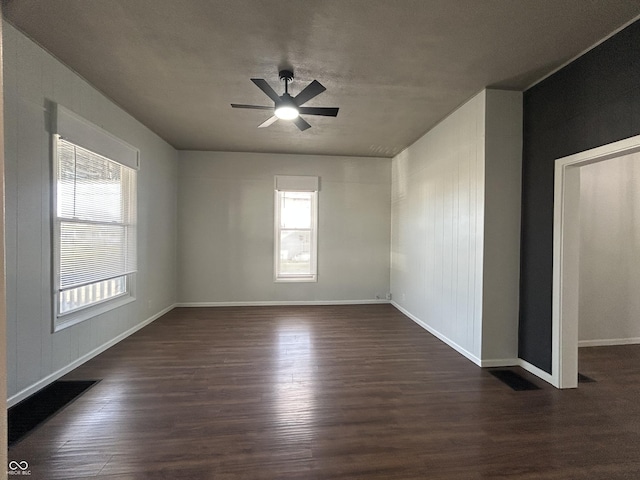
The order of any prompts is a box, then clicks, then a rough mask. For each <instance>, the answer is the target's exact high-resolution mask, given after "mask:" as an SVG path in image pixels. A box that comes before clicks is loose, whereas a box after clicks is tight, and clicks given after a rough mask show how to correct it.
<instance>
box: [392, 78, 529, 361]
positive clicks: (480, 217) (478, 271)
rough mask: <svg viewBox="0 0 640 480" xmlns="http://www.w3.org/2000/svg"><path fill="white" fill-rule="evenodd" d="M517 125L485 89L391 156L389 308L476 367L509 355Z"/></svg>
mask: <svg viewBox="0 0 640 480" xmlns="http://www.w3.org/2000/svg"><path fill="white" fill-rule="evenodd" d="M488 104H489V105H490V106H488ZM521 122H522V97H521V94H520V93H518V92H503V91H490V90H485V91H483V92H481V93H480V94H478V95H476V96H475V97H473V98H472V99H471V100H469V101H468V102H467V103H465V104H464V105H462V106H461V107H460V108H458V109H457V110H456V111H455V112H453V113H452V114H451V115H450V116H449V117H447V118H446V119H444V120H443V121H442V122H441V123H440V124H438V125H437V126H436V127H435V128H433V129H432V130H431V131H429V132H428V133H427V134H425V135H424V136H423V137H422V138H420V139H419V140H418V141H417V142H415V143H414V144H413V145H411V146H410V147H409V148H407V149H406V150H404V151H403V152H402V153H401V154H400V155H398V156H396V157H395V158H394V159H393V170H392V171H393V180H392V184H393V186H392V241H391V243H392V245H391V252H392V253H391V291H392V294H393V299H394V303H395V304H396V306H398V307H399V308H400V309H401V310H402V311H403V312H405V313H406V314H408V315H409V316H411V317H412V318H413V319H414V320H415V321H416V322H418V323H419V324H421V325H422V326H423V327H425V328H426V329H427V330H429V331H431V332H432V333H434V334H435V335H436V336H438V337H439V338H441V339H442V340H443V341H445V342H446V343H448V344H449V345H451V346H452V347H453V348H455V349H456V350H458V351H459V352H461V353H462V354H463V355H465V356H467V357H468V358H470V359H471V360H473V361H474V362H476V363H478V364H481V365H498V364H508V363H513V362H514V359H515V358H516V355H517V323H518V302H517V298H518V297H517V284H518V275H519V273H518V272H519V242H520V240H519V228H520V212H519V208H517V207H516V206H519V205H520V165H521V145H522V144H521V141H522V139H521V137H522V135H521V132H522V128H521V126H522V123H521ZM486 134H489V135H490V137H491V138H490V139H488V138H486ZM485 174H486V175H489V177H490V178H486V175H485ZM508 204H510V205H508ZM487 208H488V209H490V212H489V213H487ZM494 209H495V210H496V211H495V212H494ZM500 215H503V218H502V220H500V221H498V219H499V218H500ZM502 236H504V238H503V237H502ZM494 241H499V242H500V243H499V244H497V245H494V244H493V242H494ZM502 248H506V249H507V251H506V252H505V253H506V255H501V253H500V251H501V249H502ZM487 259H488V261H490V262H492V263H491V265H489V266H488V267H487V265H486V262H487ZM504 285H506V286H507V290H506V291H502V286H504ZM501 294H503V295H504V296H502V297H501ZM509 295H512V296H515V298H506V297H507V296H509ZM483 314H484V315H483Z"/></svg>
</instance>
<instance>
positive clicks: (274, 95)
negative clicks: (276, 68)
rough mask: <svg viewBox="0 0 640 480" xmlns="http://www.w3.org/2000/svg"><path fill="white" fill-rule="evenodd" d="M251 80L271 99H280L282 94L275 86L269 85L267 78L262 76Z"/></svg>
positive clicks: (275, 100) (276, 100)
mask: <svg viewBox="0 0 640 480" xmlns="http://www.w3.org/2000/svg"><path fill="white" fill-rule="evenodd" d="M251 81H252V82H253V83H255V84H256V86H257V87H258V88H259V89H260V90H262V91H263V92H264V93H266V94H267V96H268V97H269V98H270V99H271V100H273V101H274V102H279V101H280V96H279V95H278V94H277V93H276V91H275V90H274V89H273V88H271V85H269V84H268V83H267V81H266V80H264V79H262V78H252V79H251Z"/></svg>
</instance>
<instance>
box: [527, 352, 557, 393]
mask: <svg viewBox="0 0 640 480" xmlns="http://www.w3.org/2000/svg"><path fill="white" fill-rule="evenodd" d="M518 366H520V367H522V368H524V369H525V370H526V371H527V372H529V373H533V374H534V375H535V376H536V377H538V378H540V379H542V380H544V381H545V382H547V383H550V384H551V385H553V386H554V387H557V385H556V384H555V383H554V378H553V376H552V375H551V374H550V373H547V372H545V371H544V370H542V369H540V368H538V367H536V366H535V365H533V364H531V363H529V362H527V361H526V360H523V359H522V358H519V359H518Z"/></svg>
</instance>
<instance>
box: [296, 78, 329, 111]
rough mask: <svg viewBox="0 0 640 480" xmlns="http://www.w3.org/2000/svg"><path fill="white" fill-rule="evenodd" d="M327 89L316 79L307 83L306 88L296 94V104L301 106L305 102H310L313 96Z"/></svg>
mask: <svg viewBox="0 0 640 480" xmlns="http://www.w3.org/2000/svg"><path fill="white" fill-rule="evenodd" d="M325 90H326V88H324V87H323V86H322V84H321V83H320V82H319V81H317V80H314V81H313V82H311V83H310V84H309V85H307V86H306V87H305V88H304V90H302V91H301V92H300V93H299V94H298V95H296V97H295V98H294V100H295V102H296V105H298V106H300V105H302V104H303V103H306V102H308V101H309V100H311V99H312V98H313V97H315V96H317V95H320V94H321V93H322V92H324V91H325Z"/></svg>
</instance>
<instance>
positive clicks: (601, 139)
mask: <svg viewBox="0 0 640 480" xmlns="http://www.w3.org/2000/svg"><path fill="white" fill-rule="evenodd" d="M638 134H640V21H637V22H635V23H633V24H631V25H630V26H628V27H627V28H625V29H624V30H622V31H621V32H620V33H618V34H616V35H615V36H613V37H611V38H610V39H608V40H607V41H606V42H604V43H602V44H600V45H598V46H597V47H596V48H594V49H593V50H591V51H589V52H588V53H586V54H585V55H583V56H582V57H580V58H578V59H577V60H575V61H574V62H572V63H570V64H569V65H567V66H566V67H564V68H563V69H561V70H559V71H558V72H556V73H555V74H553V75H552V76H550V77H549V78H547V79H545V80H543V81H542V82H540V83H538V84H537V85H535V86H533V87H532V88H530V89H529V90H527V91H526V92H525V93H524V138H523V170H522V175H523V179H522V244H521V273H520V330H519V356H520V358H522V359H524V360H526V361H527V362H529V363H531V364H533V365H535V366H537V367H538V368H541V369H542V370H544V371H546V372H548V373H551V293H552V267H553V176H554V173H553V171H554V162H555V160H556V159H557V158H561V157H565V156H567V155H571V154H573V153H577V152H581V151H584V150H588V149H591V148H594V147H598V146H600V145H605V144H607V143H611V142H615V141H618V140H621V139H623V138H628V137H632V136H634V135H638Z"/></svg>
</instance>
